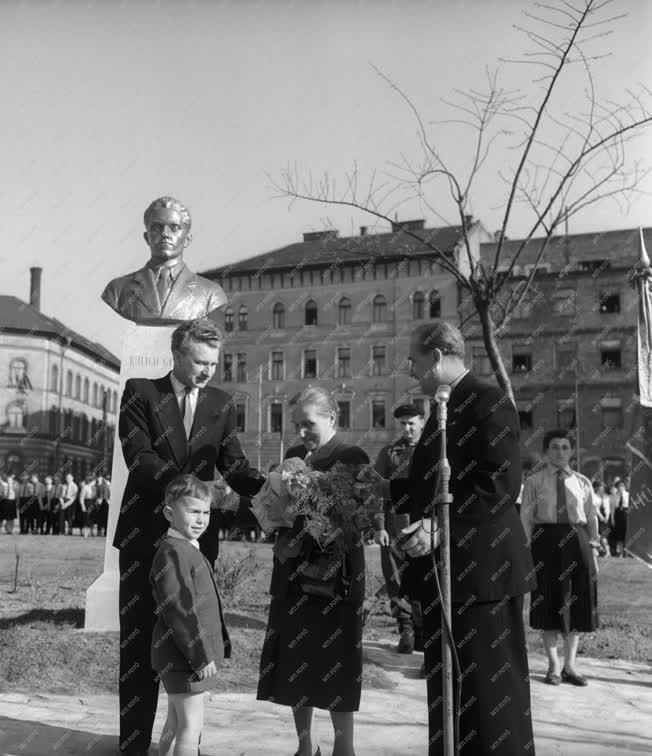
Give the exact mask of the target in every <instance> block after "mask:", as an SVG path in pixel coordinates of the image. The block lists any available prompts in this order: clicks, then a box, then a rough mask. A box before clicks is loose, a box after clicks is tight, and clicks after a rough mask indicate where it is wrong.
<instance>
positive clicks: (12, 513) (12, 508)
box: [0, 499, 18, 521]
mask: <svg viewBox="0 0 652 756" xmlns="http://www.w3.org/2000/svg"><path fill="white" fill-rule="evenodd" d="M17 518H18V504H17V502H16V499H0V521H2V520H15V519H17Z"/></svg>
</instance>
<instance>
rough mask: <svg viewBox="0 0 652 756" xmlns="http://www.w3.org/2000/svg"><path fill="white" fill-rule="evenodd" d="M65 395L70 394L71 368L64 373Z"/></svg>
mask: <svg viewBox="0 0 652 756" xmlns="http://www.w3.org/2000/svg"><path fill="white" fill-rule="evenodd" d="M66 396H72V370H69V371H68V372H67V373H66Z"/></svg>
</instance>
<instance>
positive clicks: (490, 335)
mask: <svg viewBox="0 0 652 756" xmlns="http://www.w3.org/2000/svg"><path fill="white" fill-rule="evenodd" d="M614 3H615V0H574V2H568V1H567V0H550V2H548V3H546V2H534V3H533V4H532V10H531V11H525V12H524V16H525V17H526V19H527V22H526V23H527V24H528V25H527V26H516V27H515V28H516V29H518V30H519V31H520V32H522V34H523V35H525V37H526V39H527V41H528V44H529V47H528V49H527V50H526V51H525V52H524V53H523V56H522V57H521V58H518V59H501V61H500V62H501V63H502V64H509V65H512V64H513V65H518V66H523V67H529V68H531V69H532V70H534V71H535V75H534V77H533V79H532V81H531V85H532V86H531V87H530V88H529V90H528V93H524V92H522V91H520V90H507V89H504V88H503V87H502V86H501V85H500V84H499V77H498V73H490V72H487V81H486V85H485V88H484V89H483V90H471V91H468V92H465V91H460V90H457V91H455V92H454V95H453V97H452V99H450V100H444V101H443V102H444V104H445V105H446V106H447V107H449V108H450V109H451V110H452V112H453V115H454V117H453V118H450V119H448V120H445V121H436V122H434V123H432V124H428V126H430V127H432V128H431V131H437V129H438V127H440V126H442V125H446V124H448V125H450V124H452V125H455V127H456V128H458V129H459V128H460V127H462V128H465V129H470V130H471V133H472V135H473V138H472V142H471V144H472V148H471V150H470V153H469V154H470V156H471V158H470V166H469V167H468V168H466V169H465V170H456V169H454V168H453V167H452V165H451V164H449V161H448V160H447V158H446V156H445V155H444V150H443V148H442V147H441V146H440V144H439V141H440V140H437V139H436V138H435V137H434V136H433V135H432V134H431V133H429V131H428V129H427V128H426V122H425V121H424V119H423V117H422V115H421V114H420V112H419V110H418V109H417V107H416V105H415V104H414V102H413V101H412V99H411V98H410V97H409V96H408V95H407V94H406V92H405V91H404V90H403V89H402V88H401V87H399V86H398V85H397V84H396V83H394V82H393V81H392V80H391V79H390V78H389V77H388V76H387V75H386V74H384V73H382V72H381V71H380V70H378V69H377V68H376V69H375V70H376V72H377V73H378V75H379V76H381V77H382V78H383V79H384V81H386V82H387V84H388V85H389V86H390V87H391V88H392V89H393V90H394V91H395V92H396V93H397V95H398V96H399V97H400V98H401V99H402V100H403V102H404V103H405V105H406V106H407V108H408V109H409V111H410V112H411V114H412V116H413V118H414V120H415V122H416V127H417V138H418V147H419V156H418V159H413V160H409V159H408V158H406V157H402V158H401V160H400V161H399V162H394V163H390V164H389V168H388V170H387V171H385V173H384V174H383V177H382V179H381V178H379V176H378V175H377V173H375V172H374V173H372V174H371V175H370V176H368V177H366V178H363V177H362V176H361V175H360V172H359V170H358V167H357V165H355V164H354V166H353V169H352V170H351V171H349V172H348V173H347V174H346V176H345V178H344V181H343V182H340V183H339V184H338V183H337V182H336V181H335V179H334V178H333V177H332V176H331V175H330V174H329V173H328V172H326V173H324V174H323V175H322V176H321V177H320V178H319V179H318V180H314V179H313V177H312V175H311V174H307V175H302V174H301V172H300V171H299V169H298V168H297V167H287V168H286V169H285V170H283V171H282V172H281V176H280V178H279V179H278V180H273V179H272V184H273V186H274V188H275V190H276V191H277V193H278V195H279V196H281V197H285V198H290V199H291V200H293V201H294V200H311V201H316V202H321V203H326V204H332V205H342V206H349V207H352V208H355V209H357V210H362V211H364V212H365V213H368V214H370V215H372V216H374V217H375V218H376V219H378V220H379V221H385V222H389V223H391V222H392V215H393V214H395V213H396V212H397V210H398V208H400V207H401V206H402V205H404V204H405V203H407V202H411V201H414V200H415V199H417V200H419V201H420V202H421V203H423V205H424V206H425V207H426V208H428V209H429V211H430V212H432V214H433V215H434V216H435V217H437V218H439V219H441V220H442V221H443V222H444V223H447V224H449V221H448V220H447V219H446V218H445V217H444V215H443V214H442V212H441V210H440V209H439V208H438V207H436V206H435V204H434V202H433V201H432V192H433V191H434V190H436V189H437V188H441V182H444V187H445V188H446V190H447V192H446V194H447V196H448V200H449V207H450V208H451V212H452V214H453V217H455V219H456V223H455V224H454V225H458V223H459V227H460V244H461V248H462V256H463V260H457V261H455V260H453V259H452V258H451V257H450V256H448V255H446V254H445V253H444V250H442V249H440V248H439V247H438V245H437V243H436V237H433V236H432V235H428V234H424V233H422V232H421V233H420V232H419V231H418V230H410V229H409V227H406V228H404V229H403V232H404V233H405V234H406V235H407V236H408V237H410V236H411V237H414V239H415V240H418V241H419V242H421V243H422V244H425V246H426V247H427V248H429V249H430V250H431V251H432V252H433V253H434V255H433V258H434V260H435V262H436V263H437V265H438V266H439V267H440V268H441V269H442V270H444V271H446V272H448V273H449V274H450V275H452V276H453V277H454V278H455V279H456V281H457V282H458V283H459V284H460V286H461V288H462V289H463V290H464V291H466V292H467V297H466V298H467V299H468V300H469V301H471V302H472V305H473V307H472V311H473V315H472V316H473V317H474V318H477V319H478V321H479V325H480V328H481V330H482V336H483V340H484V344H485V348H486V351H487V356H488V358H489V360H490V363H491V366H492V369H493V371H494V372H495V374H496V377H497V380H498V382H499V384H500V385H501V386H502V388H503V389H504V390H505V391H507V393H508V394H509V395H510V397H511V398H512V400H513V399H514V395H513V391H512V386H511V381H510V378H509V374H508V372H507V370H506V368H505V364H504V362H503V359H502V356H501V354H500V350H499V348H498V344H497V337H498V336H499V335H500V333H501V332H502V331H503V329H505V327H506V325H507V324H508V321H509V318H510V316H511V314H512V313H513V312H514V309H515V308H516V307H518V306H519V305H520V304H521V302H523V300H524V298H525V297H526V295H527V294H528V291H529V290H530V288H531V286H532V282H533V280H534V278H535V275H536V272H537V269H538V267H539V265H540V264H541V263H542V262H543V260H544V255H545V252H546V250H547V248H548V243H549V241H550V238H551V237H552V236H553V234H554V233H555V231H556V230H557V229H559V227H560V226H562V225H563V224H565V223H566V222H567V220H568V219H569V218H570V217H572V216H573V215H575V214H576V213H578V212H580V211H581V210H583V209H584V208H586V207H588V206H590V205H594V204H596V203H598V202H602V201H605V200H608V199H611V200H612V201H615V202H617V203H623V202H628V201H629V199H630V198H631V196H632V194H633V193H634V192H638V191H640V189H639V187H640V185H641V182H642V180H643V178H644V177H645V176H646V175H647V170H642V169H641V168H640V167H639V166H638V165H633V166H629V165H627V164H626V160H625V148H626V146H627V144H628V142H629V141H630V140H631V139H632V138H633V137H635V136H638V135H640V134H641V133H642V131H643V129H644V128H645V127H647V125H648V124H649V123H650V121H652V113H651V111H650V109H649V108H648V106H647V105H646V104H644V99H645V100H647V99H648V98H649V95H650V92H649V90H648V89H647V88H646V87H644V86H643V85H640V88H639V90H638V91H634V90H624V91H625V93H626V98H625V101H624V102H621V103H617V102H612V101H606V102H603V101H601V100H600V99H599V98H598V94H597V92H596V86H595V79H594V73H595V68H596V61H598V60H599V59H600V58H604V57H607V56H608V55H609V53H608V52H607V53H604V52H600V51H592V47H595V46H598V47H599V45H600V43H604V42H605V40H606V39H607V38H608V37H609V35H611V34H612V33H613V27H614V24H616V22H618V21H619V20H620V19H622V18H623V17H624V14H618V13H612V12H611V8H610V6H613V5H614ZM575 74H578V78H579V81H580V86H581V89H582V92H581V97H580V96H578V97H577V99H574V100H573V102H574V103H575V102H577V103H578V104H577V105H576V106H575V108H574V110H573V112H564V111H563V110H562V109H561V108H560V107H559V104H558V103H556V102H555V95H557V94H558V92H559V84H560V81H561V80H562V78H564V77H565V78H570V77H572V76H574V75H575ZM572 81H573V80H572V79H571V83H572ZM560 110H561V111H562V112H560ZM501 143H502V147H503V149H505V151H506V153H507V154H512V155H514V156H515V157H514V160H513V163H512V165H511V166H509V167H508V168H505V169H503V170H500V171H498V179H499V182H497V183H500V185H502V186H503V187H504V191H505V198H504V202H503V203H502V204H501V205H500V206H501V207H502V208H504V214H503V220H502V224H501V226H500V229H499V230H498V231H497V232H496V238H495V247H494V251H493V252H492V256H491V257H492V259H491V260H490V261H489V262H487V261H486V260H485V261H483V260H482V259H479V256H477V255H476V256H475V257H474V255H473V254H472V245H471V243H470V233H471V232H472V228H471V227H470V226H469V218H470V217H471V216H470V213H469V209H470V204H471V198H472V192H473V189H474V186H475V185H476V183H477V179H478V176H479V175H480V174H481V172H482V171H483V169H485V170H486V169H487V165H488V159H489V158H490V157H491V156H493V154H494V150H495V148H496V146H497V145H499V144H501ZM517 206H518V207H519V209H520V210H521V212H522V214H523V215H524V216H525V217H526V218H527V224H528V230H527V232H526V233H525V235H524V236H523V238H522V240H521V241H520V242H519V243H518V244H516V245H514V244H512V243H510V244H509V245H508V244H506V241H507V238H508V230H509V228H510V222H511V221H512V215H513V214H514V212H515V210H516V208H517ZM526 246H528V248H529V250H531V249H532V247H533V246H534V248H535V250H536V253H535V262H534V264H533V265H532V266H531V268H530V272H529V273H528V274H527V275H526V276H525V277H524V278H522V279H521V278H519V279H518V280H517V279H515V278H514V277H512V275H511V274H512V273H513V271H514V267H515V266H516V265H518V264H519V259H520V258H521V256H522V254H523V252H524V250H525V248H526Z"/></svg>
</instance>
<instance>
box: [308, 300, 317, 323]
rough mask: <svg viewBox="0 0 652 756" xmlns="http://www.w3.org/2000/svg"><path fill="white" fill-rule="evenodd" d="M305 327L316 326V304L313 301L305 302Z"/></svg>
mask: <svg viewBox="0 0 652 756" xmlns="http://www.w3.org/2000/svg"><path fill="white" fill-rule="evenodd" d="M306 325H317V302H315V300H314V299H311V300H310V301H309V302H306Z"/></svg>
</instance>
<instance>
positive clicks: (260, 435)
mask: <svg viewBox="0 0 652 756" xmlns="http://www.w3.org/2000/svg"><path fill="white" fill-rule="evenodd" d="M256 445H257V447H258V469H259V470H260V465H261V456H262V451H263V366H262V363H261V364H260V365H258V443H257V444H256Z"/></svg>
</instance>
